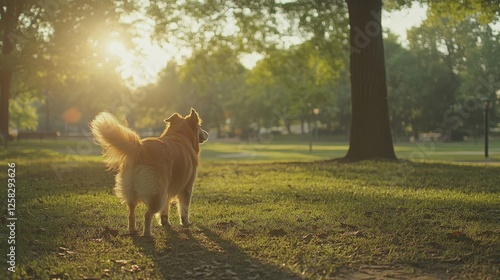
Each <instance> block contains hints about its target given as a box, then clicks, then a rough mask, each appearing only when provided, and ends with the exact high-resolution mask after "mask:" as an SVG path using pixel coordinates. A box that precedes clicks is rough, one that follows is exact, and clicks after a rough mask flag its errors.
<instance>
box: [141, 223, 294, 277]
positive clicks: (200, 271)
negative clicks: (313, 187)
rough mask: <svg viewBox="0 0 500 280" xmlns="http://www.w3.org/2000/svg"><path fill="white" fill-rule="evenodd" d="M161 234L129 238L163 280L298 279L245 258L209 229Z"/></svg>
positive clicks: (171, 230)
mask: <svg viewBox="0 0 500 280" xmlns="http://www.w3.org/2000/svg"><path fill="white" fill-rule="evenodd" d="M156 232H158V231H156ZM163 233H164V234H160V235H157V236H155V235H154V234H153V236H154V237H140V236H133V237H132V238H133V242H134V244H135V245H136V246H137V247H140V248H142V250H143V253H144V254H145V255H147V256H148V257H150V258H151V259H153V260H154V263H155V269H156V274H161V276H162V277H163V279H300V277H299V276H298V275H297V274H294V273H293V272H291V271H290V270H288V269H285V268H283V267H279V266H274V265H272V264H268V263H264V262H262V261H259V260H257V259H256V258H253V257H251V256H249V255H248V254H247V253H246V252H244V251H243V250H242V249H241V248H239V247H238V246H237V245H236V244H234V243H232V242H231V241H228V240H225V239H224V238H222V237H220V236H219V235H218V234H217V233H216V232H214V231H212V230H211V229H209V228H205V227H197V226H191V227H189V228H184V227H180V226H173V227H166V228H164V230H163Z"/></svg>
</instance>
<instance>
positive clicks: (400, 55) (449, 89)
mask: <svg viewBox="0 0 500 280" xmlns="http://www.w3.org/2000/svg"><path fill="white" fill-rule="evenodd" d="M60 2H61V3H59V7H53V10H51V11H52V12H53V14H50V13H49V12H48V11H49V10H48V8H46V7H45V9H44V8H43V7H38V6H37V2H35V1H32V2H31V4H29V3H30V1H18V2H16V3H18V4H12V3H13V2H10V1H6V3H7V4H8V3H10V5H19V6H18V7H17V6H16V7H17V8H18V9H20V10H19V11H18V12H19V15H18V16H19V17H22V18H24V19H25V20H24V21H20V22H21V24H20V26H18V27H17V28H15V29H12V30H14V31H15V32H14V33H13V32H12V30H10V31H9V30H8V27H10V25H9V24H8V22H7V20H8V15H7V14H5V13H3V14H1V20H2V22H3V24H4V25H3V29H2V33H1V34H2V36H3V38H4V40H3V41H2V47H3V49H4V50H5V48H6V46H7V43H6V42H10V44H11V47H12V48H13V50H17V51H11V52H3V53H2V55H1V57H0V58H1V61H2V65H1V68H2V69H3V70H2V71H3V73H4V74H5V72H6V71H12V72H13V73H14V75H13V78H12V82H11V83H10V96H11V99H10V104H9V111H10V119H9V126H10V127H11V128H13V129H17V130H34V129H41V130H60V131H63V132H64V131H85V130H86V128H87V123H88V121H89V120H90V119H91V118H92V117H93V116H94V115H95V114H96V112H98V111H101V110H112V111H115V112H114V113H117V114H119V115H122V117H124V118H126V119H128V121H129V123H130V124H131V125H132V126H134V127H135V128H137V129H140V130H159V129H161V128H162V127H163V123H162V120H163V118H164V117H165V116H167V115H169V114H170V113H171V112H173V111H181V112H187V110H188V109H189V107H196V108H197V109H198V110H199V112H200V114H201V115H202V116H203V117H204V120H205V125H206V126H208V127H210V128H214V129H217V131H218V134H219V135H223V134H224V133H226V134H234V133H241V132H243V131H245V130H246V129H248V128H249V127H253V128H254V129H255V128H271V127H276V126H282V127H284V128H285V131H287V130H288V131H290V129H291V125H292V124H300V125H301V127H302V128H304V129H305V127H307V123H308V122H310V121H311V120H312V119H313V118H314V120H318V121H319V122H320V123H321V131H323V132H324V133H338V134H343V133H346V132H347V131H348V130H349V122H350V110H351V108H350V102H351V84H350V72H349V69H348V65H349V52H350V50H349V49H348V48H346V40H347V37H346V36H347V35H346V34H347V33H348V32H347V30H346V28H347V27H346V26H345V20H346V19H345V17H343V16H338V15H339V14H342V13H339V14H333V11H334V10H335V9H337V12H339V11H338V9H344V11H345V9H346V7H345V6H342V5H339V6H338V7H340V8H338V7H337V8H335V9H334V8H330V7H324V9H321V6H320V7H310V9H302V8H303V5H308V4H307V3H306V4H304V3H302V2H301V1H297V3H296V4H295V5H289V6H286V9H288V10H286V15H287V16H290V17H294V18H296V19H298V21H297V22H296V25H295V26H294V25H290V26H288V27H287V28H288V29H297V30H298V33H299V34H303V38H304V40H303V42H302V43H300V44H298V45H291V46H283V45H282V42H281V41H280V39H279V38H276V37H273V36H271V35H270V34H273V32H274V31H275V30H273V29H280V28H283V27H282V26H281V25H280V24H278V22H279V19H277V18H276V17H275V18H272V17H269V14H270V13H271V12H272V11H271V10H266V9H265V7H264V8H263V7H260V6H259V7H257V8H255V9H254V10H249V9H250V8H248V7H241V9H236V8H235V11H236V12H234V13H233V14H232V16H233V17H235V18H238V17H249V18H252V19H253V20H251V21H250V20H248V19H247V20H245V21H241V22H240V21H238V24H244V25H245V24H246V25H249V26H245V27H246V28H243V27H242V28H241V30H240V31H241V32H240V33H244V32H250V33H251V34H246V35H245V34H243V35H245V36H243V35H241V34H240V35H241V36H238V35H237V36H235V35H227V34H226V33H225V32H224V30H219V31H217V30H218V29H217V28H218V27H216V26H210V22H209V21H207V20H205V19H204V18H205V17H212V16H213V15H214V14H216V13H215V12H214V11H215V10H217V9H218V8H220V7H218V6H214V7H211V8H210V9H208V8H207V9H205V10H203V9H200V8H199V7H194V6H193V7H177V8H179V10H182V9H184V11H188V12H189V13H188V14H191V16H192V17H193V18H196V19H198V20H199V21H204V22H205V23H206V24H205V25H201V26H203V27H204V28H205V29H206V30H215V31H214V32H211V33H210V32H208V33H206V32H205V33H204V32H201V31H200V30H195V31H193V32H192V33H189V34H188V33H186V32H185V31H184V32H181V33H182V34H184V36H186V37H188V38H189V39H188V40H186V41H188V42H189V40H191V41H192V42H197V43H196V44H194V45H196V46H197V47H194V48H193V54H192V55H191V56H190V57H188V58H187V59H186V60H185V61H182V62H175V61H171V62H169V63H168V65H167V66H166V67H165V69H164V70H163V71H162V72H161V73H160V74H159V79H158V83H157V84H155V85H150V86H146V87H142V88H139V89H134V90H131V89H130V88H129V87H127V86H126V81H123V79H122V77H121V76H120V74H119V73H117V71H116V68H117V67H118V63H119V62H118V61H117V59H116V58H114V57H113V56H109V55H106V53H105V50H104V48H105V42H106V39H107V38H108V37H110V36H115V35H116V34H119V36H122V37H123V36H125V37H130V38H131V37H133V36H134V34H130V33H131V30H133V29H132V28H131V23H130V24H127V23H123V21H121V20H120V16H123V15H129V16H131V15H134V13H138V12H146V13H149V14H151V15H152V16H153V17H155V19H156V21H157V22H158V23H159V24H158V25H157V26H169V27H171V28H170V29H167V28H164V29H159V30H157V32H156V35H157V36H158V37H160V38H165V37H168V36H166V33H168V34H170V35H171V34H177V33H176V32H180V31H183V30H184V29H182V23H183V20H182V19H180V18H179V15H177V16H175V13H171V14H170V15H171V17H169V16H167V13H165V11H162V10H161V7H162V6H161V5H151V6H149V10H147V11H142V9H143V8H141V7H139V6H137V5H132V4H130V3H128V2H127V1H123V2H120V1H88V3H87V4H85V5H81V4H78V3H77V2H73V1H69V2H66V1H60ZM63 2H64V3H63ZM153 2H154V1H153ZM164 2H168V1H164ZM207 3H208V2H207ZM235 3H236V4H237V2H235ZM390 3H392V2H390ZM478 3H480V1H478ZM236 4H235V5H236ZM3 5H6V4H3ZM23 5H24V6H23ZM179 5H180V4H179ZM214 5H215V4H214ZM394 5H396V6H397V5H400V4H394ZM448 5H449V4H448ZM387 6H388V7H389V8H390V5H387ZM116 7H118V8H116ZM446 7H448V8H449V6H446ZM56 8H57V9H56ZM173 8H175V7H172V5H170V6H169V9H173ZM181 8H182V9H181ZM267 8H269V9H272V7H267ZM189 9H190V10H189ZM442 9H443V6H441V5H440V4H434V5H432V2H430V3H429V9H428V15H427V19H426V20H425V21H424V22H423V23H422V24H421V25H420V26H418V27H414V28H413V29H411V30H410V31H409V32H408V43H407V45H405V46H403V45H402V44H401V43H400V42H399V41H398V38H397V37H396V36H395V35H393V34H390V33H386V36H385V42H384V43H385V66H386V69H387V88H388V102H389V116H390V124H391V129H392V131H393V137H394V138H397V139H408V137H409V136H414V137H415V138H418V136H419V134H420V133H424V132H433V131H434V132H441V133H443V134H444V135H446V136H447V137H448V139H451V138H450V137H451V136H452V133H455V134H458V133H459V132H460V133H464V134H467V135H470V136H477V135H479V134H480V133H481V131H482V130H481V127H482V126H481V125H482V112H483V111H482V107H481V104H480V103H479V101H478V100H479V98H480V97H484V96H487V97H489V98H490V99H491V100H493V101H494V102H493V103H492V105H493V108H492V111H491V112H492V117H491V126H492V127H497V125H498V104H497V102H495V101H496V100H498V90H499V89H500V81H499V79H500V75H499V74H500V69H499V68H500V55H499V54H500V53H499V52H500V44H499V36H500V35H499V32H498V28H496V29H495V28H493V26H494V25H493V24H494V23H497V22H498V20H497V19H498V10H493V11H488V10H483V9H478V10H477V11H476V12H467V13H460V12H457V13H451V12H449V11H448V12H443V11H442ZM4 11H7V10H6V9H4ZM14 11H17V10H14ZM111 11H112V12H111ZM221 11H223V10H221ZM255 11H260V13H263V14H258V13H256V12H255ZM327 11H328V12H327ZM491 15H493V16H491ZM273 20H274V21H273ZM327 21H328V22H327ZM172 22H176V25H173V24H172ZM214 22H215V21H214ZM335 24H336V25H338V26H339V27H338V28H336V29H335V28H332V26H334V25H335ZM342 24H344V25H342ZM496 26H497V27H498V24H497V25H496ZM33 27H35V28H36V30H37V31H36V33H34V34H35V35H33V36H31V35H30V36H27V35H25V34H24V33H19V32H21V31H22V29H23V28H25V29H29V28H33ZM174 29H175V30H174ZM44 30H45V31H44ZM44 32H45V33H44ZM280 32H287V31H286V30H285V31H283V30H281V31H280ZM290 32H291V31H290ZM18 33H19V34H20V35H19V34H18ZM12 34H14V35H16V34H18V35H17V37H12ZM23 34H24V35H23ZM207 34H209V35H207ZM310 34H313V35H310ZM247 35H248V36H247ZM8 36H10V37H8ZM117 36H118V35H117ZM179 36H180V35H179ZM249 38H250V39H249ZM252 38H253V39H252ZM129 42H130V47H131V48H133V47H134V43H133V40H132V39H130V41H129ZM179 42H180V41H179ZM191 47H192V46H191ZM263 49H265V52H262V53H263V56H264V57H263V59H262V60H260V61H258V63H257V64H256V65H255V67H254V68H252V69H247V68H245V67H244V66H243V65H242V63H241V60H240V59H241V53H242V52H247V53H248V52H252V51H258V52H260V51H262V50H263ZM7 74H8V73H7ZM4 92H5V90H3V91H2V95H4ZM130 96H132V97H130ZM134 96H136V97H134ZM2 103H3V104H5V103H4V101H3V100H2ZM314 108H318V109H319V113H318V114H317V115H314V113H313V109H314Z"/></svg>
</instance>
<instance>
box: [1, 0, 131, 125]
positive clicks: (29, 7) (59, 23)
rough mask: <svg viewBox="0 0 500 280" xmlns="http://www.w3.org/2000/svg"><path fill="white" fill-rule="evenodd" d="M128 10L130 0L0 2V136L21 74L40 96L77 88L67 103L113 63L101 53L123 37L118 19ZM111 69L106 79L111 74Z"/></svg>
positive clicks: (129, 8)
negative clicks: (113, 39) (116, 36)
mask: <svg viewBox="0 0 500 280" xmlns="http://www.w3.org/2000/svg"><path fill="white" fill-rule="evenodd" d="M133 9H134V4H130V3H129V1H114V0H106V1H85V2H81V1H57V0H54V1H32V0H20V1H12V0H4V1H0V46H1V48H2V49H1V50H2V51H1V54H0V61H1V63H0V133H2V134H4V135H5V134H7V133H8V126H9V107H10V106H9V101H10V98H11V96H12V94H13V93H15V92H12V85H15V84H17V83H20V82H21V83H22V77H23V75H20V73H23V72H24V73H25V74H27V76H29V78H30V85H29V86H31V87H36V88H38V91H39V92H38V94H39V95H41V94H43V93H46V92H51V93H55V92H57V91H58V90H57V89H58V88H61V87H62V86H64V85H66V86H69V85H70V84H73V85H76V86H75V87H73V88H71V87H67V89H68V90H66V91H65V95H64V96H63V98H64V99H66V97H68V95H72V93H71V91H75V90H76V89H77V88H80V86H81V82H82V80H84V81H87V82H88V81H89V77H90V76H92V75H99V74H102V72H101V71H100V70H102V69H104V68H106V65H109V64H113V63H115V62H113V61H106V57H104V56H103V55H102V54H103V52H102V50H103V49H105V48H106V43H107V41H108V40H109V38H110V34H112V30H113V31H115V32H118V33H120V32H121V33H122V36H124V37H126V35H127V33H126V29H125V27H126V26H123V25H122V24H121V23H120V15H121V14H124V13H127V12H129V11H131V10H133ZM114 65H115V66H116V64H114ZM100 68H101V69H100ZM110 68H111V69H112V72H107V73H106V74H107V77H108V78H109V73H114V67H110ZM108 69H109V68H108ZM24 77H26V76H24ZM101 77H102V75H101ZM102 88H106V87H102ZM102 88H101V89H100V90H102ZM34 90H36V89H34ZM59 92H60V90H59ZM61 94H62V93H61ZM53 100H57V101H60V100H61V98H60V96H53Z"/></svg>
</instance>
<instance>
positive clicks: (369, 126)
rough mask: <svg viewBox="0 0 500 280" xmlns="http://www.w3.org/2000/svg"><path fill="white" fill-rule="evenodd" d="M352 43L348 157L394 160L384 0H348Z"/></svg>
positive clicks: (354, 159)
mask: <svg viewBox="0 0 500 280" xmlns="http://www.w3.org/2000/svg"><path fill="white" fill-rule="evenodd" d="M347 3H348V8H349V26H350V34H349V35H350V46H351V55H350V58H351V68H350V71H351V90H352V93H351V129H350V131H351V136H350V139H349V151H348V152H347V155H346V156H345V158H344V160H346V161H358V160H364V159H388V160H395V159H396V155H395V154H394V147H393V142H392V135H391V129H390V124H389V108H388V104H387V84H386V76H385V59H384V44H383V39H382V26H381V12H382V1H381V0H366V1H364V0H347Z"/></svg>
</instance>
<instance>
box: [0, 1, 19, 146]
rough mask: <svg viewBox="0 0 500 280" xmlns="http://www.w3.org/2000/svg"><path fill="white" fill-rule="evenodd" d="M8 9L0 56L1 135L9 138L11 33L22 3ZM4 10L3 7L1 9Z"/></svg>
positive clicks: (11, 3)
mask: <svg viewBox="0 0 500 280" xmlns="http://www.w3.org/2000/svg"><path fill="white" fill-rule="evenodd" d="M6 4H7V5H6V9H5V10H2V13H1V17H0V28H2V30H1V32H0V33H1V34H2V54H1V55H0V60H1V61H0V62H1V63H0V134H1V135H3V136H4V137H5V141H7V139H8V138H9V100H10V84H11V81H12V75H13V73H14V63H13V61H12V52H13V50H14V46H13V45H12V42H11V40H9V35H11V34H10V33H11V32H13V31H14V30H15V24H16V23H17V19H18V17H19V14H20V7H21V6H22V1H19V2H15V1H7V2H6ZM0 8H1V9H3V7H0Z"/></svg>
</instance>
